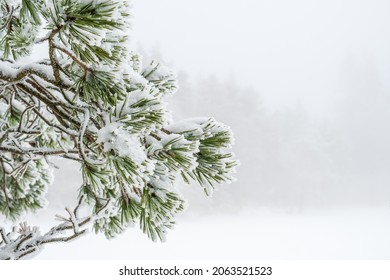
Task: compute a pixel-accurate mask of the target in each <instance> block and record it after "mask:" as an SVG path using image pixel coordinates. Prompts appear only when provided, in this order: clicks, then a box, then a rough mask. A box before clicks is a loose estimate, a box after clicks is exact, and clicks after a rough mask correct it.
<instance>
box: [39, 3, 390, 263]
mask: <svg viewBox="0 0 390 280" xmlns="http://www.w3.org/2000/svg"><path fill="white" fill-rule="evenodd" d="M389 11H390V2H389V1H385V0H370V1H368V0H354V1H352V0H337V1H336V0H329V1H312V0H295V1H289V0H272V1H271V0H241V1H233V0H229V1H226V0H213V1H206V0H186V1H180V0H164V1H159V0H147V1H145V0H133V33H132V34H131V35H130V37H131V44H132V47H133V49H135V50H137V51H139V52H140V53H141V54H143V55H144V57H145V58H146V59H152V58H156V59H158V60H160V61H163V62H164V63H165V64H166V65H168V66H170V67H171V68H173V69H174V70H175V72H176V73H177V74H178V80H179V86H180V89H179V91H178V92H177V93H176V95H175V96H173V97H172V98H171V99H170V100H169V104H170V105H169V106H170V109H171V110H172V112H173V117H174V119H175V120H179V119H182V118H187V117H195V116H212V117H215V118H216V119H217V120H219V121H221V122H223V123H225V124H227V125H229V126H230V127H231V128H232V130H233V132H234V134H235V139H236V141H235V145H234V147H233V150H234V153H235V154H236V156H237V158H238V159H239V160H240V162H241V165H240V166H239V167H238V172H237V174H236V177H237V181H236V182H234V183H232V184H230V185H222V186H219V187H217V189H216V191H215V193H214V195H213V197H212V198H208V197H206V196H205V195H204V193H203V191H202V189H201V188H200V187H199V186H195V185H194V186H187V185H183V186H182V187H181V191H182V192H183V195H184V197H185V198H186V199H187V200H188V201H189V207H188V209H187V210H186V212H185V213H184V214H182V215H181V216H180V217H179V222H178V225H177V227H176V228H175V230H173V231H172V232H171V233H169V235H168V242H167V243H165V244H155V243H152V242H150V241H149V240H147V238H146V237H145V236H141V235H142V234H141V233H139V230H138V229H134V230H132V229H130V230H129V231H128V232H126V233H125V234H123V235H122V236H120V237H118V238H117V239H115V240H111V241H104V238H103V237H101V236H100V237H99V238H98V237H91V238H92V239H89V241H85V240H83V241H78V242H74V243H72V244H71V245H59V246H58V247H55V249H51V248H50V249H49V247H48V249H47V250H45V251H44V252H43V253H42V255H41V257H42V258H64V257H69V258H75V256H74V255H75V252H76V251H78V252H79V253H78V254H77V256H76V258H101V257H99V253H101V252H102V250H103V251H104V252H105V253H104V255H105V256H106V258H144V259H148V258H152V259H153V258H154V259H159V258H180V259H188V258H190V259H191V258H192V259H195V258H218V259H224V258H237V259H245V258H282V259H283V258H284V259H291V258H305V259H311V258H320V259H324V258H331V259H335V258H336V259H337V258H362V259H368V258H374V259H375V258H390V238H389V236H390V172H389V170H390V131H389V121H390V110H389V106H390V81H389V77H390V51H389V50H390V32H389V31H390V18H389V17H388V14H389ZM58 165H59V167H61V168H60V169H59V170H57V171H56V174H57V178H56V182H55V184H54V186H53V187H52V188H51V189H50V190H49V194H48V196H49V200H50V201H51V203H52V204H51V205H52V206H51V207H54V208H56V209H57V208H58V209H59V208H61V209H62V208H63V207H65V206H66V205H69V204H72V203H71V202H69V201H72V199H73V200H75V197H74V193H75V190H76V189H77V188H78V187H79V186H80V182H81V176H80V173H79V167H78V166H75V165H74V163H73V162H66V161H59V162H58ZM39 219H40V218H38V217H37V221H39ZM98 244H99V245H98ZM101 244H104V245H103V246H101ZM125 244H129V245H128V246H129V247H127V245H125ZM92 247H97V249H95V250H93V249H91V248H92ZM102 247H103V248H102ZM129 248H131V251H132V252H133V253H134V252H135V254H133V253H131V254H129V251H128V250H129ZM84 249H85V250H84ZM80 252H82V253H80Z"/></svg>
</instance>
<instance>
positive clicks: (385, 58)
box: [132, 0, 390, 116]
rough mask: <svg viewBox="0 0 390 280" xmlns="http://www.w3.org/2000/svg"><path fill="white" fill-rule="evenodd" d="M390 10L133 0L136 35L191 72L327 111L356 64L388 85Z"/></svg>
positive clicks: (253, 1) (361, 5) (280, 0)
mask: <svg viewBox="0 0 390 280" xmlns="http://www.w3.org/2000/svg"><path fill="white" fill-rule="evenodd" d="M389 11H390V1H384V0H353V1H352V0H328V1H313V0H295V1H291V0H272V1H271V0H240V1H233V0H212V1H206V0H186V1H182V0H164V1H161V0H134V1H133V16H134V19H133V30H134V32H133V34H132V37H133V40H132V41H133V43H134V46H137V45H138V46H139V45H142V47H143V48H145V49H158V50H159V51H160V52H161V53H162V54H163V57H164V58H165V60H166V61H168V63H172V64H173V65H174V67H175V68H176V69H177V70H184V71H185V72H186V73H188V74H189V76H190V77H193V78H197V77H198V76H199V75H201V76H209V75H214V76H217V77H220V78H221V79H230V78H234V79H235V80H236V81H237V82H238V83H239V84H240V85H242V86H251V87H253V88H254V89H256V90H257V91H258V92H259V93H260V94H261V95H262V97H263V99H264V100H265V101H266V102H267V105H268V106H271V107H274V108H275V107H276V108H279V107H280V106H284V105H286V104H295V103H296V102H300V103H302V104H303V106H304V107H305V108H307V109H308V110H309V111H310V112H312V113H315V114H319V115H327V116H328V115H331V114H332V112H333V109H334V106H335V104H336V103H337V102H338V101H339V99H341V98H343V96H342V94H343V90H345V88H346V86H345V83H346V81H345V80H346V79H347V78H348V76H349V74H348V73H349V72H351V71H354V68H356V67H357V68H365V67H367V66H368V65H369V66H370V68H371V70H370V71H375V75H378V77H379V81H380V82H381V83H383V86H385V87H389V84H390V83H389V81H388V80H389V79H388V77H389V76H390V51H389V50H390V32H389V29H390V17H389V16H388V14H389ZM348 82H349V83H353V82H354V78H353V77H352V78H351V77H349V80H348V81H347V83H348Z"/></svg>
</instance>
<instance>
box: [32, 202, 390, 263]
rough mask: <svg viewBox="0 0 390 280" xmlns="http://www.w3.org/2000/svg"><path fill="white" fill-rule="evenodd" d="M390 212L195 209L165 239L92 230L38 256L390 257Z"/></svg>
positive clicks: (146, 258)
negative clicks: (108, 237) (204, 211)
mask: <svg viewBox="0 0 390 280" xmlns="http://www.w3.org/2000/svg"><path fill="white" fill-rule="evenodd" d="M184 216H187V215H184ZM389 217H390V209H388V208H345V209H333V210H327V211H325V210H307V211H305V212H302V213H285V212H278V211H274V210H270V209H252V210H250V209H246V210H245V211H242V212H239V213H234V214H219V215H213V214H211V213H209V216H207V217H206V216H202V215H190V216H187V217H181V218H182V219H179V222H178V224H177V225H176V226H175V229H174V230H173V231H170V232H169V233H168V235H167V242H165V243H154V242H151V241H150V240H148V239H147V237H146V236H145V235H143V234H142V233H141V232H140V231H139V230H138V229H137V228H131V229H129V230H128V231H127V232H125V233H124V234H122V235H120V236H119V237H117V238H115V239H111V240H105V238H104V237H103V236H96V235H92V234H91V235H88V236H86V237H83V238H82V239H80V240H79V241H76V242H72V243H69V244H53V245H51V246H46V248H45V250H43V252H42V253H41V254H40V255H38V257H37V259H137V260H139V259H145V260H148V259H162V260H164V259H221V260H224V259H388V258H389V257H390V250H389V249H390V239H389V238H388V237H389V236H390V219H389Z"/></svg>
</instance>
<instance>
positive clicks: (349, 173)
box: [169, 62, 390, 212]
mask: <svg viewBox="0 0 390 280" xmlns="http://www.w3.org/2000/svg"><path fill="white" fill-rule="evenodd" d="M351 65H353V64H351V62H348V63H346V67H345V69H343V71H342V74H341V77H340V81H341V82H340V83H339V84H338V88H337V91H338V94H339V102H338V103H337V104H335V105H334V110H333V111H334V114H333V115H332V116H331V117H324V118H321V117H318V116H317V117H314V116H312V115H310V113H309V112H308V111H307V110H306V109H305V108H304V106H302V104H301V103H300V102H299V100H297V101H296V104H295V105H293V106H288V107H284V108H278V109H276V110H275V109H272V110H271V109H268V108H267V104H265V103H264V101H263V100H262V98H261V92H257V91H256V90H254V89H252V88H246V87H244V86H241V85H238V84H237V83H236V82H235V80H234V78H231V79H226V80H221V79H218V78H215V77H208V78H203V79H199V80H194V79H192V80H190V79H189V78H188V76H187V75H186V73H180V74H179V84H180V89H179V92H178V93H177V94H176V95H175V96H174V97H173V98H172V99H171V100H169V102H170V105H171V108H172V111H173V116H174V118H175V119H181V118H185V117H195V116H213V117H215V118H216V119H217V120H220V121H221V122H224V123H226V124H228V125H229V126H231V128H232V130H233V131H234V133H235V139H236V142H235V146H234V151H235V153H236V155H237V157H238V158H239V160H240V162H241V166H240V167H239V168H238V173H237V178H238V180H237V182H235V183H233V184H231V185H228V186H221V187H218V189H217V191H216V192H215V194H214V197H213V198H212V199H205V198H204V197H203V196H204V194H203V193H202V191H201V189H198V188H196V186H193V187H191V188H188V187H185V186H184V188H185V191H184V192H185V193H186V197H187V198H188V199H189V201H190V204H191V207H190V211H191V212H192V211H202V209H203V211H206V212H209V211H210V208H212V209H214V210H217V209H220V210H223V211H228V210H229V209H230V210H232V211H237V210H238V209H242V208H247V207H276V208H279V209H282V210H285V211H293V212H295V211H301V210H302V209H304V208H305V207H321V208H323V207H326V208H329V207H348V206H357V207H360V206H361V207H363V206H390V187H389V186H390V173H389V169H390V158H389V155H390V133H389V130H388V121H389V119H390V110H389V109H388V107H389V105H390V95H389V90H388V89H386V88H385V86H384V85H383V84H381V82H380V79H379V77H378V76H377V75H376V72H375V67H374V66H373V65H370V64H369V63H368V64H367V63H365V62H360V63H359V62H356V65H353V67H351ZM191 209H192V210H191Z"/></svg>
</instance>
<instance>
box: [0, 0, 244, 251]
mask: <svg viewBox="0 0 390 280" xmlns="http://www.w3.org/2000/svg"><path fill="white" fill-rule="evenodd" d="M129 9H130V4H129V2H128V1H126V0H114V1H108V0H90V1H89V0H54V1H45V0H34V1H33V0H0V181H1V183H0V213H1V214H3V215H5V216H6V217H7V218H9V219H13V220H16V219H17V218H18V217H19V216H20V215H21V214H22V213H25V212H30V211H35V210H37V209H40V208H42V207H43V206H44V205H45V204H47V201H46V199H45V193H46V191H47V188H48V187H49V186H50V184H51V183H52V180H53V178H52V177H53V176H52V171H51V167H50V165H49V164H48V162H47V159H48V158H49V157H53V156H56V157H63V158H67V159H70V160H74V161H77V162H79V163H80V164H81V170H82V176H83V184H82V186H81V188H80V193H78V194H77V193H76V194H75V196H77V195H78V196H79V197H82V198H83V199H82V201H83V202H85V203H86V204H87V205H89V207H90V208H91V211H92V214H91V215H90V216H89V218H83V219H80V218H79V216H78V214H77V209H78V208H79V206H77V207H76V209H75V210H74V212H73V211H71V210H70V209H69V208H67V212H68V215H69V218H67V219H65V218H64V220H63V223H62V224H60V225H59V226H57V227H54V228H53V229H52V230H50V231H49V232H48V233H46V234H40V233H39V230H38V229H37V228H30V227H27V226H22V227H21V228H20V229H19V230H18V231H11V232H8V233H7V232H6V230H5V229H3V228H2V229H1V232H0V233H1V235H0V240H2V241H1V242H2V243H0V258H6V259H19V258H23V257H27V256H28V255H29V256H31V255H33V253H37V252H39V250H40V249H41V248H42V246H43V245H44V244H47V243H50V242H52V241H50V240H55V241H68V240H72V239H74V238H75V237H78V236H79V235H82V234H84V233H86V232H87V231H86V230H87V228H86V227H87V226H89V225H90V224H93V228H94V230H95V231H96V232H103V233H104V234H105V235H106V236H107V237H108V238H111V237H114V236H116V235H117V234H119V233H121V232H123V231H124V230H125V229H126V228H127V227H128V226H130V225H133V224H139V225H140V228H141V229H142V230H143V231H144V232H145V233H146V234H147V235H148V236H149V237H150V238H151V239H152V240H157V239H160V240H164V239H165V235H166V233H167V230H168V229H169V228H171V227H172V226H173V224H174V222H175V216H176V214H177V213H178V212H180V211H181V210H183V208H184V200H183V198H181V197H180V195H179V194H178V192H177V191H176V188H175V183H176V181H177V180H178V179H179V178H183V179H184V181H185V182H187V183H189V182H191V181H196V182H198V183H199V184H200V185H202V186H203V187H204V188H205V191H206V193H207V194H210V193H211V191H212V188H213V186H214V185H215V184H219V183H223V182H230V181H231V180H232V179H233V177H232V173H233V172H234V171H235V166H236V165H237V162H236V161H235V160H234V156H233V155H232V154H231V153H229V152H226V150H227V149H229V148H230V147H231V144H232V142H233V138H232V133H231V131H230V129H229V128H228V127H227V126H225V125H223V124H220V123H218V122H217V121H215V120H214V119H212V118H199V119H191V120H183V121H181V122H178V123H173V122H172V120H171V117H170V113H169V112H168V111H167V109H166V101H165V99H166V97H167V96H170V95H172V94H173V93H174V92H175V91H176V89H177V82H176V77H175V75H174V74H173V73H172V72H171V71H170V70H169V69H167V68H166V67H164V66H163V65H161V64H160V63H158V62H156V61H152V62H150V63H146V64H144V63H143V62H142V58H141V56H140V55H138V54H136V53H134V52H131V51H130V50H129V49H128V47H127V45H128V44H127V34H128V27H129ZM36 47H38V48H40V49H41V50H42V49H46V53H47V56H46V58H45V59H42V60H40V61H35V62H28V63H27V62H26V61H34V60H33V57H32V56H31V55H30V53H31V51H32V50H33V48H36ZM108 202H109V203H108ZM80 203H81V202H80ZM65 230H66V231H67V232H66V233H65V232H63V231H65ZM57 235H61V237H58V236H57Z"/></svg>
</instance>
